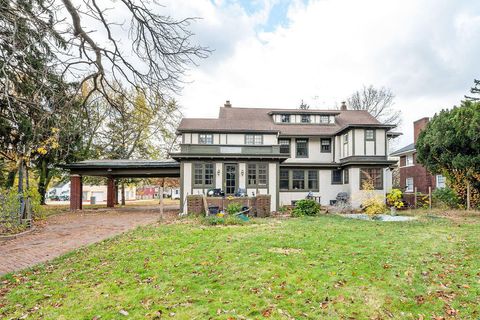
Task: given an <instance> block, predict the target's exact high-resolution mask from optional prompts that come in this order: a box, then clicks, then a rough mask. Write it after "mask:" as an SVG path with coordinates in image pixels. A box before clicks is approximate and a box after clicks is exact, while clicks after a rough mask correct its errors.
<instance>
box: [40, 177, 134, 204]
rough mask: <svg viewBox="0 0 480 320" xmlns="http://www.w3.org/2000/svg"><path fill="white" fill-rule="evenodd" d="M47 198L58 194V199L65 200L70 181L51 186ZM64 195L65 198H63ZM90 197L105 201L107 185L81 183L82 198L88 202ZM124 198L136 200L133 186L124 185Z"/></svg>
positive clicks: (67, 195)
mask: <svg viewBox="0 0 480 320" xmlns="http://www.w3.org/2000/svg"><path fill="white" fill-rule="evenodd" d="M47 194H48V198H51V197H54V196H58V197H60V200H67V199H68V198H69V196H70V182H67V183H62V184H59V185H56V186H55V187H53V188H51V189H49V190H48V192H47ZM62 196H65V197H67V198H64V197H62ZM92 197H95V202H96V203H100V202H104V201H107V186H92V185H83V186H82V199H83V201H84V202H90V201H91V199H92ZM121 198H122V195H121V191H120V190H119V191H118V198H117V199H121ZM125 200H127V201H130V200H136V188H135V187H129V186H126V187H125Z"/></svg>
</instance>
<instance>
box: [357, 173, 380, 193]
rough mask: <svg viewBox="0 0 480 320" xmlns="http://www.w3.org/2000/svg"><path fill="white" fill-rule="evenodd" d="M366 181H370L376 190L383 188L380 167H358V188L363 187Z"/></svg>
mask: <svg viewBox="0 0 480 320" xmlns="http://www.w3.org/2000/svg"><path fill="white" fill-rule="evenodd" d="M366 183H371V184H372V185H373V188H374V189H376V190H382V189H383V173H382V169H380V168H363V169H360V189H362V190H363V189H364V187H365V184H366Z"/></svg>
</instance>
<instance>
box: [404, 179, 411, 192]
mask: <svg viewBox="0 0 480 320" xmlns="http://www.w3.org/2000/svg"><path fill="white" fill-rule="evenodd" d="M405 192H413V178H407V179H405Z"/></svg>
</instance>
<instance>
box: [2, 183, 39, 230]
mask: <svg viewBox="0 0 480 320" xmlns="http://www.w3.org/2000/svg"><path fill="white" fill-rule="evenodd" d="M24 196H25V197H29V198H30V206H31V209H32V219H39V218H41V217H42V216H43V214H44V210H43V208H42V206H41V205H40V194H39V193H38V192H37V190H36V189H33V188H30V189H29V190H28V191H25V192H24ZM19 211H20V196H19V193H18V191H17V190H16V189H14V188H11V189H9V190H0V222H1V225H0V226H1V227H0V233H16V232H20V231H22V230H23V229H25V228H26V225H25V224H23V221H22V220H21V217H20V212H19Z"/></svg>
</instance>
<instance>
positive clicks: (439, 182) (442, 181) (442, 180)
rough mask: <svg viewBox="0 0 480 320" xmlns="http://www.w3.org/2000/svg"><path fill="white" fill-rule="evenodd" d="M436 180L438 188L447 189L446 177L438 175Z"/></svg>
mask: <svg viewBox="0 0 480 320" xmlns="http://www.w3.org/2000/svg"><path fill="white" fill-rule="evenodd" d="M435 178H436V180H437V188H439V189H441V188H445V177H444V176H442V175H441V174H437V176H436V177H435Z"/></svg>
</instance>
